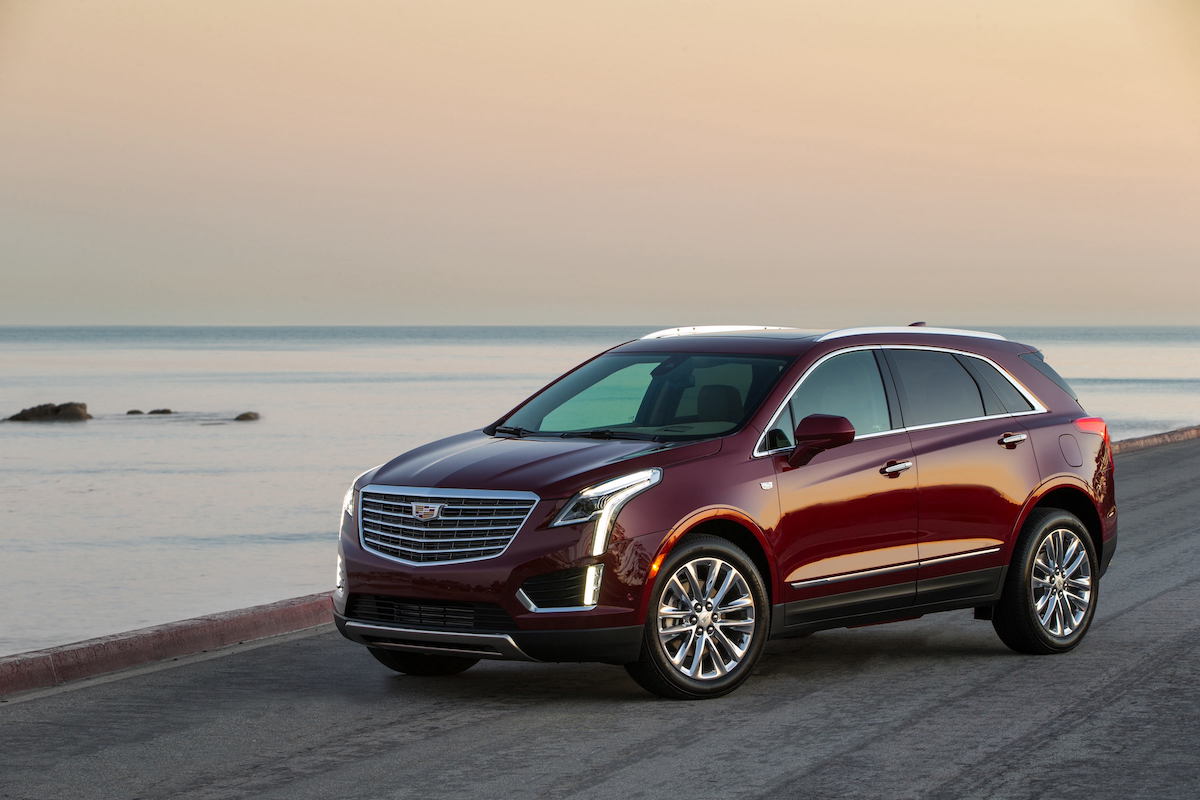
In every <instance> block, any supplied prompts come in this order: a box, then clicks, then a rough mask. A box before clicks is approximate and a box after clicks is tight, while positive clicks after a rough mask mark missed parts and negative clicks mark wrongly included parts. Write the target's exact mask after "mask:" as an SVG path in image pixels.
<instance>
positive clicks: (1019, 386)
mask: <svg viewBox="0 0 1200 800" xmlns="http://www.w3.org/2000/svg"><path fill="white" fill-rule="evenodd" d="M864 330H865V329H864ZM902 330H908V329H902ZM858 350H929V351H932V352H935V353H951V354H953V355H959V356H965V357H967V358H977V359H979V360H980V361H982V362H984V363H985V364H988V365H989V366H991V367H992V368H994V369H995V370H996V371H997V372H999V373H1000V375H1001V376H1002V377H1003V378H1004V379H1005V380H1007V381H1008V382H1009V383H1011V384H1012V385H1013V388H1015V389H1016V390H1017V391H1018V392H1019V393H1020V394H1021V396H1022V397H1024V398H1025V400H1026V401H1027V402H1028V403H1029V404H1030V405H1031V406H1033V408H1032V409H1031V410H1029V411H1013V412H1005V413H1003V414H987V415H984V416H982V417H968V418H966V419H952V420H947V421H945V422H927V423H925V424H923V425H905V426H904V427H901V428H892V429H891V430H886V431H875V432H873V433H866V434H863V435H862V436H858V435H855V437H854V441H856V442H857V441H861V440H863V439H873V438H875V437H876V436H890V435H891V434H894V433H907V432H908V431H923V430H928V429H930V428H942V427H946V426H949V425H963V424H965V423H968V422H983V421H985V420H989V419H1008V418H1009V417H1027V416H1030V415H1032V414H1045V413H1047V411H1048V409H1047V408H1046V406H1044V405H1043V404H1042V402H1041V401H1040V400H1038V398H1037V395H1035V394H1034V393H1033V392H1031V391H1030V390H1029V389H1027V388H1026V387H1025V385H1024V384H1023V383H1021V382H1020V381H1019V380H1017V379H1016V378H1015V377H1013V375H1012V373H1010V372H1009V371H1008V370H1006V369H1005V368H1004V367H1002V366H1000V365H999V364H997V363H996V362H995V361H993V360H992V359H990V358H988V357H987V356H984V355H980V354H978V353H969V352H967V351H966V350H959V349H956V348H953V347H938V346H935V345H924V344H862V345H856V346H854V347H844V348H842V349H841V350H834V351H832V352H830V353H826V354H825V355H823V356H821V357H820V358H819V359H817V360H816V361H814V362H813V363H812V365H811V366H809V368H808V369H806V370H804V374H803V375H801V376H800V377H799V379H797V381H796V383H795V384H793V385H792V389H791V391H790V392H788V393H787V397H786V398H785V399H784V401H783V402H782V403H780V404H779V407H778V408H776V409H775V413H774V414H772V415H771V421H770V422H768V423H767V426H766V429H765V430H763V432H762V435H761V436H759V437H758V441H757V442H755V444H754V452H753V453H752V454H751V456H752V457H753V458H764V457H766V456H771V455H775V454H777V453H786V452H788V451H789V450H792V449H793V447H794V445H792V446H789V447H777V448H775V449H774V450H763V449H761V448H762V447H763V445H764V444H765V442H766V439H767V434H768V433H770V432H771V429H772V428H773V427H774V426H775V422H776V421H777V420H778V419H779V415H780V414H782V413H783V409H784V407H785V406H787V404H788V403H790V402H792V397H793V396H794V395H795V394H796V392H797V391H798V390H799V389H800V386H801V385H802V384H803V383H804V381H805V380H807V379H808V376H809V375H811V374H812V373H813V371H814V370H815V369H816V368H817V367H819V366H821V365H822V364H824V363H825V362H826V361H828V360H829V359H831V358H834V357H835V356H840V355H843V354H845V353H853V352H855V351H858ZM968 374H969V373H968ZM973 378H974V376H972V379H973Z"/></svg>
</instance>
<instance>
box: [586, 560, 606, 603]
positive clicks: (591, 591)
mask: <svg viewBox="0 0 1200 800" xmlns="http://www.w3.org/2000/svg"><path fill="white" fill-rule="evenodd" d="M603 575H604V565H603V564H592V565H591V566H590V567H588V568H587V573H586V574H585V575H584V582H583V604H584V605H585V606H595V605H599V604H600V578H601V577H602V576H603Z"/></svg>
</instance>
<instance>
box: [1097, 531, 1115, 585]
mask: <svg viewBox="0 0 1200 800" xmlns="http://www.w3.org/2000/svg"><path fill="white" fill-rule="evenodd" d="M1115 552H1117V532H1116V531H1115V530H1114V531H1113V532H1112V536H1110V537H1108V538H1107V539H1105V540H1104V542H1103V546H1102V547H1101V548H1100V575H1101V576H1103V575H1104V573H1105V572H1107V571H1108V564H1109V562H1110V561H1112V557H1113V553H1115Z"/></svg>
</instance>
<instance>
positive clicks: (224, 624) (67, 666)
mask: <svg viewBox="0 0 1200 800" xmlns="http://www.w3.org/2000/svg"><path fill="white" fill-rule="evenodd" d="M1189 439H1200V425H1195V426H1192V427H1189V428H1179V429H1178V430H1173V431H1167V432H1166V433H1155V434H1152V435H1150V436H1139V437H1138V438H1136V439H1122V440H1121V441H1119V442H1115V443H1114V444H1113V452H1114V453H1116V454H1117V455H1120V454H1122V453H1132V452H1136V451H1138V450H1145V449H1146V448H1149V447H1157V446H1159V445H1163V444H1172V443H1174V442H1183V441H1187V440H1189ZM332 621H333V615H332V610H331V608H330V602H329V593H328V592H323V593H321V594H310V595H306V596H304V597H293V598H291V599H289V600H280V601H279V602H276V603H267V604H266V605H261V606H251V607H250V608H242V609H238V610H237V611H227V612H224V613H221V614H211V615H209V616H204V617H195V618H193V619H185V620H182V621H180V622H169V623H167V624H165V625H155V626H153V627H151V628H140V629H138V630H135V631H128V632H126V633H117V634H114V635H112V636H102V637H100V638H98V639H88V640H86V641H82V642H76V643H74V644H67V645H62V646H61V647H51V648H48V649H46V650H33V651H31V652H27V653H17V654H15V655H11V656H3V657H0V696H4V695H10V694H15V693H17V692H27V691H32V690H34V689H44V688H46V687H49V686H58V685H59V684H63V683H68V682H70V681H77V680H81V679H83V678H91V677H95V676H97V675H104V674H107V673H110V672H117V671H119V670H123V669H129V668H130V667H136V666H140V665H142V664H148V663H151V662H154V661H165V660H167V659H170V658H179V657H180V656H188V655H193V654H195V653H202V652H206V651H208V650H217V649H220V648H222V647H228V646H230V645H235V644H241V643H242V642H249V641H253V640H255V639H264V638H266V637H268V636H278V635H280V634H284V633H292V632H294V631H299V630H303V629H305V628H313V627H316V626H318V625H323V624H326V623H329V622H332Z"/></svg>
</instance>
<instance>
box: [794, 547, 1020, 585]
mask: <svg viewBox="0 0 1200 800" xmlns="http://www.w3.org/2000/svg"><path fill="white" fill-rule="evenodd" d="M918 546H919V545H918ZM999 552H1000V548H999V547H998V546H997V547H985V548H982V549H980V550H968V551H967V552H965V553H953V554H951V555H948V556H938V557H937V558H923V559H918V560H916V561H905V562H904V563H903V564H892V565H890V566H887V567H875V568H873V569H863V570H858V571H857V572H839V573H837V574H835V575H824V576H822V577H820V578H809V579H808V580H803V581H795V582H793V583H792V584H791V587H792V588H793V589H804V588H806V587H808V586H820V585H822V584H826V583H841V582H842V581H852V580H856V579H858V578H870V577H872V576H874V575H886V574H888V573H889V572H903V571H905V570H910V569H916V568H918V567H927V566H930V565H932V564H941V563H943V562H946V561H957V560H958V559H960V558H973V557H975V556H986V555H991V554H992V553H999Z"/></svg>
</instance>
